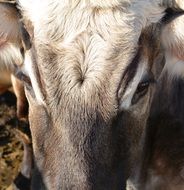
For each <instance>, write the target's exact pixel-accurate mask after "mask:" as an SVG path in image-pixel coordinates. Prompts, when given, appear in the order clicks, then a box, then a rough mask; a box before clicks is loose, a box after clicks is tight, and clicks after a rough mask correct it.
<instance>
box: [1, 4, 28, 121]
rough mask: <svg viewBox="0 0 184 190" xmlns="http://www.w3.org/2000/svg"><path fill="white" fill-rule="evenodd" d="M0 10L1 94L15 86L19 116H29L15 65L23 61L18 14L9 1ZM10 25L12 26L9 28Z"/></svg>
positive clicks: (22, 87) (21, 117)
mask: <svg viewBox="0 0 184 190" xmlns="http://www.w3.org/2000/svg"><path fill="white" fill-rule="evenodd" d="M0 12H1V23H0V94H2V93H3V92H5V91H7V90H8V89H9V88H10V87H11V86H13V90H14V93H15V95H16V97H17V116H18V118H20V119H23V118H27V114H28V103H27V99H26V97H25V92H24V86H23V83H22V81H20V80H19V79H18V78H17V77H15V75H14V73H15V72H16V69H15V66H17V65H21V64H22V63H23V45H24V44H22V42H21V33H20V31H19V29H18V28H17V29H16V27H15V26H16V25H17V22H18V20H17V18H18V14H17V11H16V9H15V7H14V5H13V4H10V3H8V2H4V5H1V6H0ZM7 15H8V17H7ZM8 26H11V27H10V28H8ZM12 29H13V30H12ZM5 30H6V34H5Z"/></svg>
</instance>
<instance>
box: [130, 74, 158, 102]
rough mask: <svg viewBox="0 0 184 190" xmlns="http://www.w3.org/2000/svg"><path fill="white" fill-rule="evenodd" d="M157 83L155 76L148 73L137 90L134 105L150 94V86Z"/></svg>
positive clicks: (133, 100)
mask: <svg viewBox="0 0 184 190" xmlns="http://www.w3.org/2000/svg"><path fill="white" fill-rule="evenodd" d="M152 83H155V80H154V77H153V74H151V73H146V75H144V77H143V79H142V80H141V81H140V83H139V84H138V86H137V90H136V92H135V94H134V96H133V98H132V104H136V103H137V102H138V101H139V100H140V99H141V98H142V97H143V96H144V95H146V93H147V92H148V89H149V86H150V84H152Z"/></svg>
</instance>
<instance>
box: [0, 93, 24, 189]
mask: <svg viewBox="0 0 184 190" xmlns="http://www.w3.org/2000/svg"><path fill="white" fill-rule="evenodd" d="M26 125H27V124H26V123H25V122H24V121H19V120H18V119H17V117H16V98H15V96H14V95H13V94H12V93H10V92H6V93H4V94H3V95H0V190H7V189H8V187H9V186H10V184H11V183H12V181H13V180H14V179H15V177H16V175H17V174H18V172H19V170H20V163H21V160H22V156H23V146H22V143H21V141H20V138H19V137H18V133H17V130H21V131H23V132H25V131H27V126H26Z"/></svg>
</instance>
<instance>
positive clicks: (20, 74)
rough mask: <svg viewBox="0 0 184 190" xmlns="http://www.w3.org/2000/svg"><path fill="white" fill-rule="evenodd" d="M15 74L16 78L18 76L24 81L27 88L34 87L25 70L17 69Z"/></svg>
mask: <svg viewBox="0 0 184 190" xmlns="http://www.w3.org/2000/svg"><path fill="white" fill-rule="evenodd" d="M14 75H15V77H16V78H18V79H19V80H21V81H22V82H23V83H24V85H25V87H26V88H27V89H30V88H32V84H31V80H30V78H29V77H28V76H27V75H26V74H25V73H24V72H22V71H21V70H17V71H16V72H15V73H14Z"/></svg>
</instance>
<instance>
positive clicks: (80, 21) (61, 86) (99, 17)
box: [5, 0, 184, 190]
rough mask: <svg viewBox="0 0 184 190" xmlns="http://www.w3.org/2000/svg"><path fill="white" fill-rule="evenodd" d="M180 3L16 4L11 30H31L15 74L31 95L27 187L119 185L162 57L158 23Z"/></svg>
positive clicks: (53, 0)
mask: <svg viewBox="0 0 184 190" xmlns="http://www.w3.org/2000/svg"><path fill="white" fill-rule="evenodd" d="M183 9H184V3H183V1H182V0H176V1H174V0H173V1H171V0H170V1H169V0H157V1H155V0H139V1H137V0H111V1H110V0H102V1H97V0H75V1H73V0H65V1H60V0H45V1H38V0H18V1H17V11H18V12H19V14H20V15H21V16H22V18H21V19H20V20H19V21H20V22H19V23H18V24H17V28H18V30H23V31H27V32H28V33H29V38H27V37H25V33H26V32H21V34H22V43H23V44H25V54H24V63H23V65H21V66H20V67H18V68H17V72H16V73H17V77H19V78H20V79H22V81H23V82H24V87H25V92H26V97H27V99H28V102H29V122H30V127H31V134H32V141H33V142H32V143H33V154H34V170H33V172H32V185H31V188H32V189H34V190H40V189H80V190H89V189H102V190H103V189H106V190H108V189H115V190H119V189H123V190H124V189H126V183H127V179H128V177H129V176H131V175H132V174H131V173H132V172H133V171H134V169H135V168H136V164H138V163H139V155H140V152H141V151H142V143H143V139H144V136H145V126H146V121H147V117H148V115H149V114H148V113H149V108H150V102H151V100H152V94H153V92H154V86H155V76H156V75H157V74H156V73H155V71H156V70H157V69H156V68H155V69H154V67H155V65H156V64H155V63H156V62H159V61H160V62H161V61H163V59H161V58H163V57H164V56H165V51H164V50H162V48H161V47H162V45H161V43H160V35H161V30H162V27H161V26H160V23H162V22H161V20H162V19H163V20H164V22H167V21H169V20H170V17H169V18H167V16H165V15H167V12H172V13H173V14H172V16H173V15H175V14H177V15H181V14H183ZM168 10H170V11H168ZM153 23H154V24H153ZM5 34H6V32H5ZM25 39H26V40H25ZM170 40H171V41H172V39H170ZM27 41H30V44H31V46H30V47H28V46H27V45H26V42H27ZM150 44H151V45H150ZM157 65H159V64H157Z"/></svg>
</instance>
